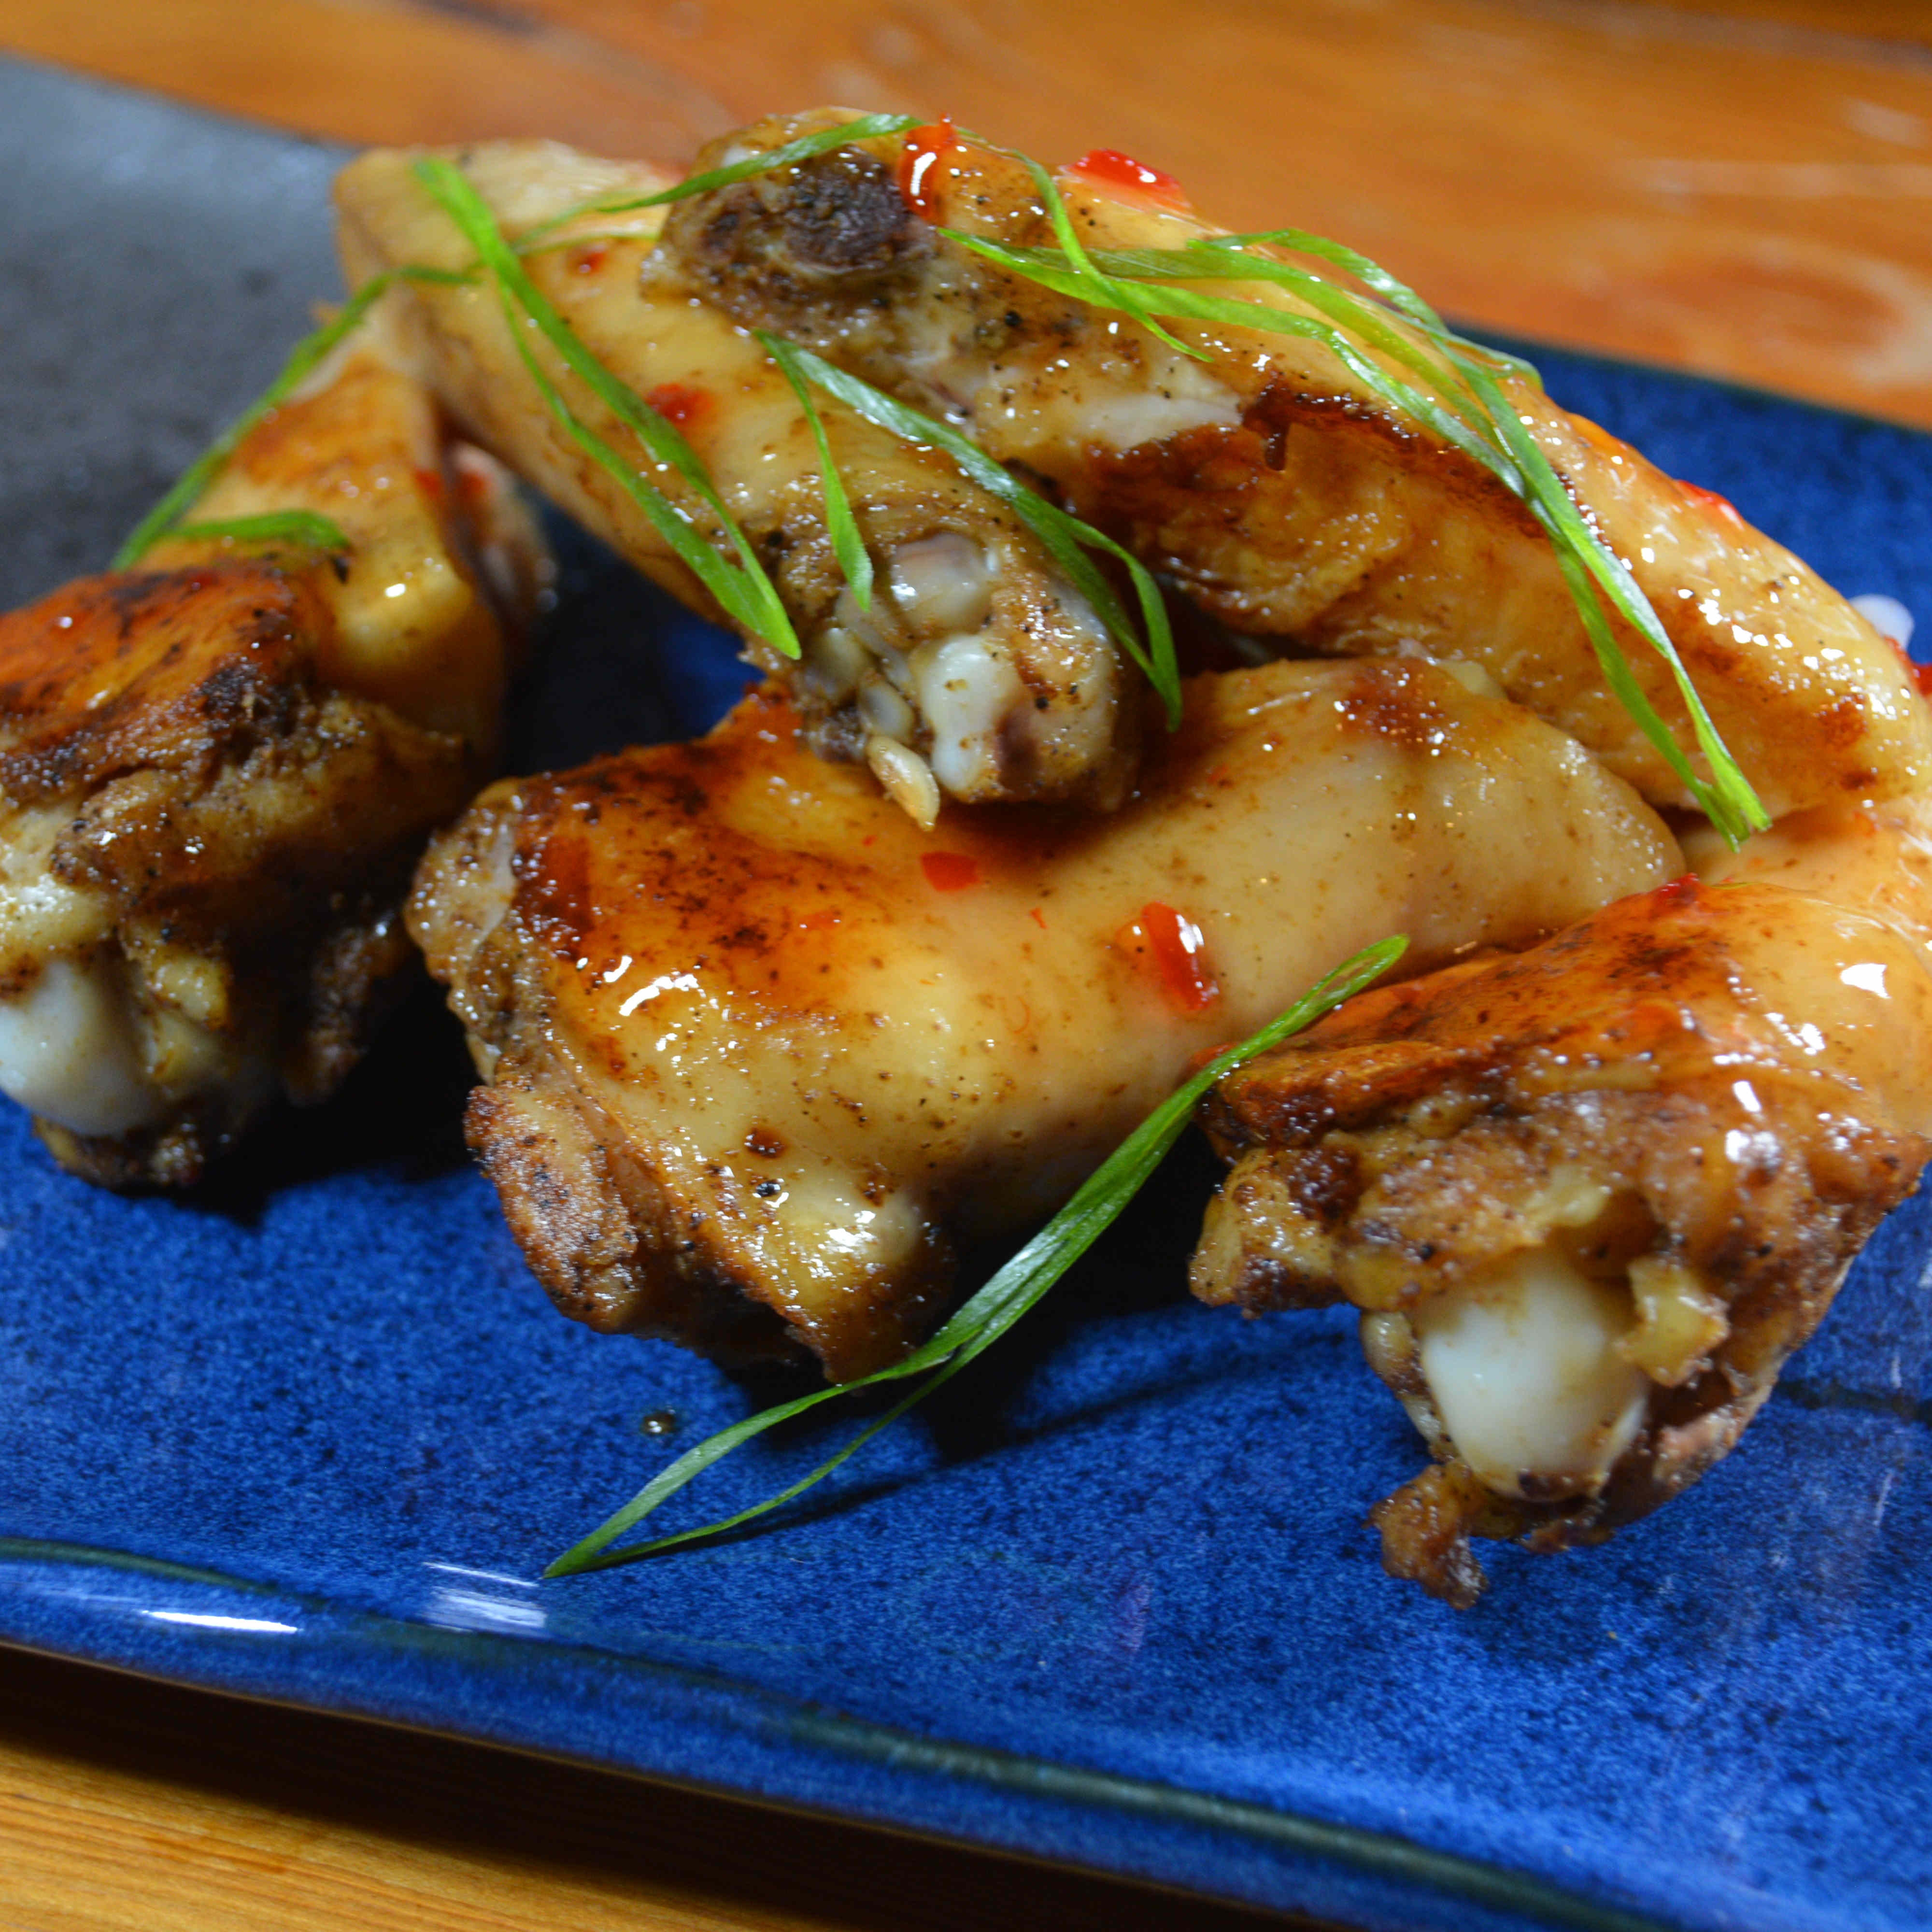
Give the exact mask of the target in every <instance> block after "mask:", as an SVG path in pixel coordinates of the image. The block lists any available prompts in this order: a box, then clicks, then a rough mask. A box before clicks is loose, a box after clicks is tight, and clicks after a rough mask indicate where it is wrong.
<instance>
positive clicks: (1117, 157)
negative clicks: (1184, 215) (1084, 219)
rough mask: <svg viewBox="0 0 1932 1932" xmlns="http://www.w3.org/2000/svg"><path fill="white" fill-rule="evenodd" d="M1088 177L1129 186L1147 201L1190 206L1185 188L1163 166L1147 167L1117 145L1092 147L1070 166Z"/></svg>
mask: <svg viewBox="0 0 1932 1932" xmlns="http://www.w3.org/2000/svg"><path fill="white" fill-rule="evenodd" d="M1071 172H1073V173H1075V174H1076V175H1085V176H1086V177H1087V178H1088V180H1089V181H1105V182H1106V183H1107V184H1108V185H1109V187H1130V188H1133V189H1135V190H1136V191H1137V192H1139V193H1142V194H1144V195H1145V196H1147V197H1148V199H1149V200H1150V201H1164V202H1166V203H1167V204H1168V205H1169V207H1172V208H1187V207H1189V206H1190V205H1191V204H1190V202H1189V200H1188V199H1187V190H1186V189H1185V188H1184V187H1182V186H1181V184H1180V182H1178V181H1176V180H1175V178H1174V177H1173V175H1171V174H1169V172H1167V170H1166V169H1165V168H1151V167H1149V166H1148V164H1147V163H1145V161H1137V160H1135V159H1134V157H1133V155H1131V154H1122V153H1121V151H1120V149H1119V148H1091V149H1090V150H1089V151H1088V152H1087V153H1085V154H1082V156H1081V157H1080V158H1079V160H1077V161H1076V162H1075V163H1073V168H1072V170H1071Z"/></svg>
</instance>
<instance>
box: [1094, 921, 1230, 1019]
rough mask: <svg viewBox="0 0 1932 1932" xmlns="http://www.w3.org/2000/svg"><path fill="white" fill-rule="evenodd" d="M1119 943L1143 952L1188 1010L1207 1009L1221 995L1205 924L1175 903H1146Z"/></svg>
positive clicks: (1167, 988) (1163, 984) (1164, 987)
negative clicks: (1201, 925) (1198, 923)
mask: <svg viewBox="0 0 1932 1932" xmlns="http://www.w3.org/2000/svg"><path fill="white" fill-rule="evenodd" d="M1115 944H1117V945H1119V946H1120V947H1121V948H1122V950H1124V951H1127V952H1131V953H1139V956H1141V958H1142V959H1143V960H1144V961H1145V962H1146V964H1147V965H1148V968H1149V969H1150V970H1151V971H1152V972H1153V973H1154V976H1155V977H1157V979H1158V980H1159V981H1160V986H1161V989H1162V991H1163V992H1165V993H1166V995H1167V997H1168V998H1169V1000H1170V1001H1172V1002H1173V1004H1175V1006H1176V1007H1178V1008H1179V1009H1180V1010H1181V1012H1183V1013H1205V1012H1206V1011H1207V1010H1208V1008H1209V1007H1211V1006H1212V1005H1213V1004H1214V1002H1215V1001H1217V1000H1218V999H1219V998H1220V997H1221V988H1220V983H1219V982H1218V981H1217V980H1216V979H1215V977H1214V974H1213V972H1212V971H1211V970H1210V968H1209V967H1208V955H1207V941H1206V940H1205V938H1203V936H1202V931H1201V929H1200V928H1199V926H1196V924H1195V923H1194V922H1193V920H1192V919H1188V918H1185V917H1184V916H1183V915H1182V914H1181V913H1178V912H1176V911H1175V909H1174V908H1173V907H1172V906H1169V905H1163V904H1160V902H1159V901H1153V902H1151V904H1147V905H1144V906H1142V907H1141V909H1140V914H1139V917H1138V918H1136V919H1135V920H1134V922H1133V924H1132V925H1130V926H1128V927H1127V929H1125V930H1124V932H1122V933H1121V936H1120V938H1119V939H1118V940H1117V941H1115Z"/></svg>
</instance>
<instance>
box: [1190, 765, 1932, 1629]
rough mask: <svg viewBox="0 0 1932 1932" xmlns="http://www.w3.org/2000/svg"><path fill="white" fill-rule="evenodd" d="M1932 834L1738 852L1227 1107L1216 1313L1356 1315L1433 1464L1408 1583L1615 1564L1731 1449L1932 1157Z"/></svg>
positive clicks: (1832, 818) (1850, 827)
mask: <svg viewBox="0 0 1932 1932" xmlns="http://www.w3.org/2000/svg"><path fill="white" fill-rule="evenodd" d="M1928 832H1932V797H1928V796H1927V795H1924V794H1920V795H1918V796H1916V797H1914V798H1911V799H1904V800H1900V801H1897V802H1894V803H1893V804H1891V805H1880V806H1867V807H1856V808H1832V810H1830V811H1821V812H1820V813H1817V814H1808V815H1805V817H1801V818H1800V819H1799V820H1796V821H1793V822H1788V823H1786V824H1784V825H1783V826H1778V827H1777V828H1775V829H1773V830H1772V832H1769V833H1768V834H1766V835H1763V837H1761V838H1760V839H1758V840H1755V841H1751V842H1749V843H1748V844H1747V845H1746V846H1745V848H1744V850H1743V851H1742V853H1739V854H1737V855H1736V856H1732V855H1730V854H1729V853H1724V854H1723V855H1722V856H1721V857H1718V856H1715V841H1711V843H1710V844H1709V845H1706V846H1703V849H1704V850H1706V853H1707V854H1709V855H1710V856H1712V863H1711V865H1710V867H1709V873H1708V877H1707V879H1706V881H1705V882H1702V883H1700V881H1699V880H1697V879H1696V878H1695V877H1685V878H1684V879H1682V880H1677V881H1676V882H1674V883H1671V884H1669V885H1667V886H1663V887H1662V888H1661V889H1657V890H1655V891H1652V892H1647V893H1645V894H1642V895H1638V896H1637V897H1634V898H1630V899H1627V900H1625V901H1622V902H1620V903H1619V904H1615V905H1613V906H1610V907H1607V909H1605V910H1604V911H1602V912H1601V913H1598V914H1597V915H1595V916H1594V917H1592V918H1590V919H1586V920H1585V921H1584V922H1582V923H1581V924H1580V925H1579V926H1577V927H1576V928H1575V929H1573V930H1571V931H1570V932H1565V933H1564V934H1562V935H1559V937H1558V938H1556V939H1554V940H1552V941H1550V942H1549V943H1548V944H1545V945H1544V946H1542V947H1539V948H1538V949H1536V950H1534V951H1532V952H1529V953H1525V954H1523V955H1522V956H1517V957H1510V958H1503V959H1490V960H1487V961H1474V962H1468V963H1465V964H1463V965H1457V966H1454V967H1451V968H1448V970H1447V971H1444V972H1442V973H1439V974H1436V975H1434V976H1433V977H1430V978H1427V979H1424V980H1418V981H1415V982H1414V983H1411V984H1409V985H1406V986H1400V987H1397V988H1395V989H1391V990H1388V991H1386V992H1384V991H1378V992H1373V993H1371V994H1369V995H1366V996H1364V998H1361V999H1358V1000H1356V1001H1352V1002H1351V1003H1350V1004H1349V1006H1348V1007H1345V1008H1343V1009H1342V1010H1340V1011H1339V1012H1338V1013H1335V1014H1334V1015H1332V1016H1330V1017H1329V1019H1327V1020H1326V1021H1325V1022H1322V1023H1321V1024H1319V1025H1317V1026H1316V1027H1314V1028H1311V1029H1310V1031H1308V1032H1307V1034H1304V1035H1303V1036H1301V1037H1300V1038H1299V1039H1298V1040H1295V1041H1293V1042H1292V1043H1289V1045H1288V1046H1286V1047H1284V1048H1283V1049H1281V1050H1280V1051H1279V1052H1277V1053H1275V1054H1274V1055H1271V1056H1269V1057H1268V1058H1265V1059H1264V1060H1262V1061H1257V1062H1256V1063H1255V1064H1253V1065H1252V1066H1250V1067H1247V1068H1246V1069H1244V1070H1243V1071H1241V1073H1238V1074H1237V1075H1235V1076H1234V1077H1233V1078H1232V1079H1230V1080H1229V1081H1228V1082H1226V1083H1225V1084H1224V1085H1223V1087H1222V1088H1220V1091H1219V1092H1218V1094H1217V1095H1216V1096H1215V1097H1214V1100H1212V1102H1211V1106H1210V1109H1209V1110H1208V1127H1209V1130H1210V1132H1211V1134H1212V1136H1213V1137H1214V1139H1215V1140H1216V1142H1217V1145H1219V1146H1220V1148H1221V1149H1222V1151H1223V1153H1224V1154H1226V1156H1227V1157H1229V1159H1230V1160H1231V1161H1232V1169H1231V1171H1230V1172H1229V1175H1228V1176H1227V1178H1226V1181H1224V1183H1223V1186H1222V1188H1221V1190H1220V1194H1219V1195H1218V1196H1217V1199H1216V1200H1215V1202H1214V1205H1213V1206H1212V1207H1211V1209H1210V1211H1209V1214H1208V1220H1207V1224H1206V1226H1205V1230H1204V1232H1203V1235H1202V1241H1201V1245H1200V1247H1199V1250H1198V1251H1197V1253H1196V1259H1195V1263H1194V1271H1193V1277H1194V1289H1195V1292H1196V1294H1197V1295H1199V1296H1200V1297H1201V1298H1202V1299H1203V1300H1205V1301H1209V1302H1212V1303H1217V1304H1227V1303H1233V1304H1238V1305H1239V1306H1240V1307H1242V1308H1244V1309H1245V1310H1248V1311H1249V1312H1250V1313H1259V1312H1260V1311H1262V1310H1268V1309H1276V1308H1287V1307H1308V1306H1312V1305H1316V1304H1321V1303H1325V1302H1332V1301H1343V1300H1346V1301H1350V1302H1352V1303H1353V1304H1355V1306H1356V1307H1359V1308H1360V1309H1361V1310H1363V1311H1364V1313H1363V1321H1362V1332H1363V1340H1364V1346H1365V1349H1366V1350H1367V1354H1368V1356H1369V1359H1370V1361H1371V1362H1372V1363H1373V1365H1374V1366H1375V1367H1376V1370H1377V1371H1378V1372H1379V1373H1380V1374H1381V1375H1382V1377H1383V1379H1385V1381H1386V1382H1388V1384H1389V1385H1390V1387H1391V1388H1392V1389H1393V1390H1394V1392H1395V1393H1396V1394H1397V1396H1398V1397H1400V1400H1401V1401H1402V1403H1403V1406H1405V1408H1406V1409H1407V1410H1408V1411H1409V1415H1410V1416H1411V1417H1412V1418H1413V1420H1414V1421H1415V1423H1416V1424H1417V1426H1418V1428H1419V1429H1420V1430H1421V1432H1422V1433H1423V1435H1424V1437H1425V1438H1426V1439H1427V1442H1429V1445H1430V1448H1431V1449H1432V1450H1433V1451H1434V1453H1435V1454H1436V1457H1437V1458H1438V1460H1437V1461H1436V1464H1435V1465H1434V1466H1433V1467H1432V1468H1430V1469H1429V1470H1427V1472H1425V1473H1424V1474H1423V1475H1421V1476H1419V1477H1418V1478H1415V1480H1414V1481H1412V1482H1410V1483H1409V1484H1407V1485H1406V1487H1404V1488H1403V1489H1402V1490H1400V1491H1398V1492H1397V1494H1396V1495H1395V1496H1393V1497H1391V1499H1389V1500H1388V1502H1385V1503H1383V1504H1382V1505H1381V1506H1380V1508H1379V1509H1378V1510H1377V1511H1376V1520H1377V1521H1378V1523H1379V1526H1380V1527H1381V1530H1382V1539H1383V1552H1384V1561H1385V1564H1386V1565H1387V1566H1388V1568H1389V1570H1390V1571H1391V1572H1392V1573H1393V1574H1397V1575H1400V1576H1405V1577H1412V1578H1414V1579H1415V1580H1417V1581H1418V1582H1420V1583H1422V1584H1423V1585H1424V1587H1425V1588H1427V1589H1430V1591H1432V1592H1435V1593H1436V1595H1440V1596H1443V1597H1445V1598H1448V1599H1449V1600H1450V1601H1453V1602H1456V1603H1458V1604H1467V1603H1469V1602H1470V1601H1473V1600H1474V1598H1475V1595H1476V1593H1477V1592H1478V1590H1479V1589H1480V1588H1481V1582H1482V1577H1481V1570H1480V1569H1479V1568H1478V1566H1477V1565H1476V1563H1475V1560H1474V1559H1473V1558H1472V1556H1471V1554H1470V1550H1469V1538H1470V1537H1471V1536H1472V1535H1480V1536H1485V1537H1511V1536H1523V1537H1526V1538H1527V1540H1528V1541H1529V1543H1530V1544H1532V1547H1536V1548H1538V1549H1546V1550H1547V1549H1554V1548H1559V1547H1564V1546H1566V1545H1568V1544H1574V1543H1580V1542H1589V1541H1596V1540H1598V1539H1600V1538H1602V1537H1604V1536H1605V1535H1608V1534H1609V1533H1610V1532H1611V1531H1612V1530H1613V1529H1616V1528H1617V1527H1618V1526H1619V1525H1621V1524H1622V1523H1627V1522H1628V1521H1630V1520H1631V1519H1632V1518H1633V1517H1637V1516H1639V1515H1641V1514H1643V1513H1645V1512H1646V1511H1649V1510H1650V1509H1652V1508H1655V1506H1656V1505H1658V1503H1660V1502H1663V1501H1664V1500H1666V1499H1668V1498H1669V1497H1670V1496H1673V1495H1675V1494H1676V1493H1678V1492H1679V1491H1680V1490H1682V1489H1683V1488H1684V1487H1685V1486H1686V1485H1687V1484H1689V1483H1691V1482H1692V1481H1694V1480H1695V1479H1696V1478H1697V1476H1699V1475H1700V1474H1701V1473H1702V1472H1703V1471H1704V1470H1705V1469H1707V1468H1709V1466H1710V1465H1711V1464H1712V1463H1714V1462H1715V1461H1716V1460H1718V1458H1719V1457H1721V1456H1723V1455H1724V1454H1726V1452H1727V1451H1728V1450H1729V1449H1730V1448H1731V1447H1732V1445H1733V1444H1734V1443H1735V1442H1736V1440H1737V1439H1738V1436H1739V1432H1740V1431H1741V1430H1742V1429H1743V1428H1744V1427H1745V1424H1746V1423H1747V1422H1748V1421H1750V1419H1751V1416H1752V1415H1753V1414H1754V1413H1755V1412H1756V1411H1757V1409H1758V1407H1759V1406H1760V1405H1761V1404H1762V1403H1763V1401H1764V1400H1765V1399H1766V1397H1767V1396H1768V1395H1769V1393H1770V1391H1771V1388H1772V1384H1773V1383H1774V1382H1775V1379H1776V1378H1777V1376H1778V1370H1779V1368H1780V1367H1781V1365H1782V1364H1783V1363H1784V1360H1785V1358H1787V1356H1788V1355H1790V1352H1792V1350H1793V1349H1796V1347H1797V1346H1799V1344H1800V1343H1802V1342H1803V1341H1804V1340H1805V1337H1807V1336H1808V1335H1809V1334H1811V1331H1812V1330H1813V1329H1814V1328H1815V1327H1816V1326H1817V1323H1818V1322H1819V1320H1820V1318H1821V1317H1822V1316H1823V1314H1824V1313H1825V1310H1826V1308H1827V1307H1828V1306H1829V1304H1830V1301H1831V1299H1832V1295H1834V1294H1835V1292H1836V1290H1837V1288H1838V1283H1839V1282H1840V1280H1841V1279H1842V1278H1843V1274H1844V1272H1845V1271H1846V1268H1847V1267H1848V1266H1849V1264H1850V1262H1852V1259H1853V1258H1854V1257H1855V1256H1856V1254H1857V1253H1858V1250H1859V1248H1860V1247H1861V1246H1862V1245H1863V1244H1864V1241H1865V1238H1867V1235H1869V1234H1870V1232H1871V1230H1872V1229H1873V1227H1874V1226H1876V1223H1877V1222H1878V1221H1879V1219H1880V1217H1882V1216H1883V1215H1884V1214H1886V1213H1887V1212H1888V1211H1889V1210H1890V1209H1891V1208H1893V1207H1894V1206H1895V1205H1897V1202H1899V1201H1900V1199H1903V1196H1905V1195H1906V1193H1908V1192H1909V1190H1910V1189H1911V1187H1912V1184H1913V1182H1914V1181H1915V1178H1916V1177H1917V1175H1918V1172H1919V1169H1921V1166H1923V1165H1924V1162H1925V1160H1926V1157H1927V1154H1928V1152H1932V1140H1928V1138H1927V1136H1932V1050H1928V1048H1927V1041H1928V1040H1932V964H1929V963H1928V958H1927V951H1926V942H1927V939H1928V938H1932V892H1928V891H1927V886H1928V885H1929V884H1932V842H1928V838H1927V833H1928ZM1702 844H1703V841H1700V845H1702Z"/></svg>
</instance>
